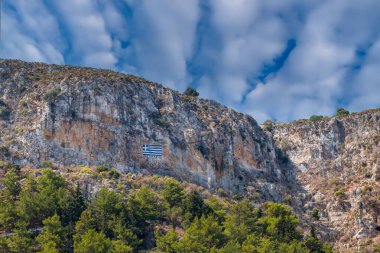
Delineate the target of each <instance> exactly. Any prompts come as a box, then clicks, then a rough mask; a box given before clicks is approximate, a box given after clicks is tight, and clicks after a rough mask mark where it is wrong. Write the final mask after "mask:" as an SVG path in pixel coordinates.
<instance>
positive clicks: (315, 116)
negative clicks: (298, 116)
mask: <svg viewBox="0 0 380 253" xmlns="http://www.w3.org/2000/svg"><path fill="white" fill-rule="evenodd" d="M321 119H323V116H322V115H312V116H311V117H310V119H309V120H310V121H311V122H316V121H318V120H321Z"/></svg>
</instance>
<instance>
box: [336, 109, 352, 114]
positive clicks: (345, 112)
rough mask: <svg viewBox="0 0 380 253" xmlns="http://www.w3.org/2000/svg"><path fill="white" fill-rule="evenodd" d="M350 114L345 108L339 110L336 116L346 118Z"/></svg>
mask: <svg viewBox="0 0 380 253" xmlns="http://www.w3.org/2000/svg"><path fill="white" fill-rule="evenodd" d="M349 114H350V112H349V111H347V110H345V109H344V108H338V110H336V116H346V115H349Z"/></svg>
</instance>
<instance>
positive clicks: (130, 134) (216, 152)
mask: <svg viewBox="0 0 380 253" xmlns="http://www.w3.org/2000/svg"><path fill="white" fill-rule="evenodd" d="M0 70H1V72H0V73H1V87H0V92H1V93H0V94H1V99H2V101H4V102H5V103H6V104H7V106H9V107H10V108H11V113H10V116H9V119H7V120H4V119H3V121H1V124H2V126H3V128H4V129H3V132H4V134H2V140H1V141H2V143H3V144H4V145H5V144H6V143H8V144H9V145H8V146H9V147H10V151H11V152H12V154H13V159H14V161H15V162H18V163H35V164H39V163H41V162H42V161H45V160H46V161H47V160H49V161H53V162H56V163H60V164H64V165H70V164H84V165H99V164H106V165H109V166H114V167H116V168H119V169H121V170H125V171H142V170H148V171H150V172H152V173H158V174H168V175H173V176H175V177H178V178H181V179H186V180H188V181H192V182H196V183H198V184H200V185H202V186H206V187H207V186H210V187H211V188H213V189H217V188H218V187H221V188H223V189H225V190H227V191H231V192H235V193H238V192H242V191H243V190H244V188H247V187H248V186H249V185H251V187H250V189H251V191H256V190H258V191H260V192H262V194H263V197H264V199H274V198H277V199H281V197H276V196H280V194H279V192H280V191H284V190H282V188H283V187H282V184H280V185H278V186H276V185H274V182H280V181H282V182H284V181H285V180H286V175H285V174H284V173H282V171H281V170H280V166H279V164H278V162H277V160H276V154H275V151H274V150H275V149H274V147H273V145H272V142H271V140H270V139H268V137H267V136H266V134H265V133H264V132H263V131H262V129H261V128H260V127H259V126H258V125H257V123H256V121H255V120H254V119H253V118H251V117H250V116H247V115H243V114H241V113H238V112H235V111H233V110H231V109H229V108H226V107H224V106H222V105H220V104H218V103H215V102H213V101H209V100H203V99H196V98H193V97H188V96H183V95H181V94H179V93H178V92H175V91H173V90H170V89H167V88H164V87H162V86H161V85H158V84H154V83H151V82H148V81H146V80H143V79H141V78H136V77H133V76H128V75H122V74H117V73H114V72H111V71H104V70H94V69H85V68H75V67H66V66H53V65H51V66H49V65H44V64H30V63H23V62H18V61H2V62H0ZM5 132H7V133H5ZM9 139H11V142H9V141H7V140H9ZM144 144H162V145H163V158H159V159H152V158H145V157H144V156H143V155H142V146H143V145H144ZM256 182H257V183H256Z"/></svg>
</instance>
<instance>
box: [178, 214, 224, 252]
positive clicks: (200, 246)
mask: <svg viewBox="0 0 380 253" xmlns="http://www.w3.org/2000/svg"><path fill="white" fill-rule="evenodd" d="M224 242H225V236H224V234H223V228H222V227H221V226H219V224H218V221H217V219H216V217H215V216H214V215H209V216H202V217H201V218H199V219H198V218H195V219H194V221H193V222H192V224H191V225H190V227H188V228H187V229H186V231H185V236H184V238H183V239H182V240H181V243H180V249H181V250H180V251H181V252H193V251H189V249H191V250H195V252H210V251H211V249H213V248H215V249H217V248H220V247H222V246H223V244H224Z"/></svg>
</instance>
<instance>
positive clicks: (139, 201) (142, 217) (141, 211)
mask: <svg viewBox="0 0 380 253" xmlns="http://www.w3.org/2000/svg"><path fill="white" fill-rule="evenodd" d="M127 210H128V212H129V215H130V219H131V221H132V224H133V225H134V226H135V227H136V228H137V229H138V232H139V233H140V234H143V233H144V232H145V228H146V227H147V225H148V223H147V221H152V220H156V219H157V218H159V217H160V215H161V212H162V211H163V206H162V205H160V203H159V200H158V198H157V196H156V195H155V193H154V192H153V191H152V190H151V189H149V188H148V187H146V186H143V187H141V188H140V189H138V190H137V191H135V192H134V193H132V194H131V196H130V198H129V200H128V203H127Z"/></svg>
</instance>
